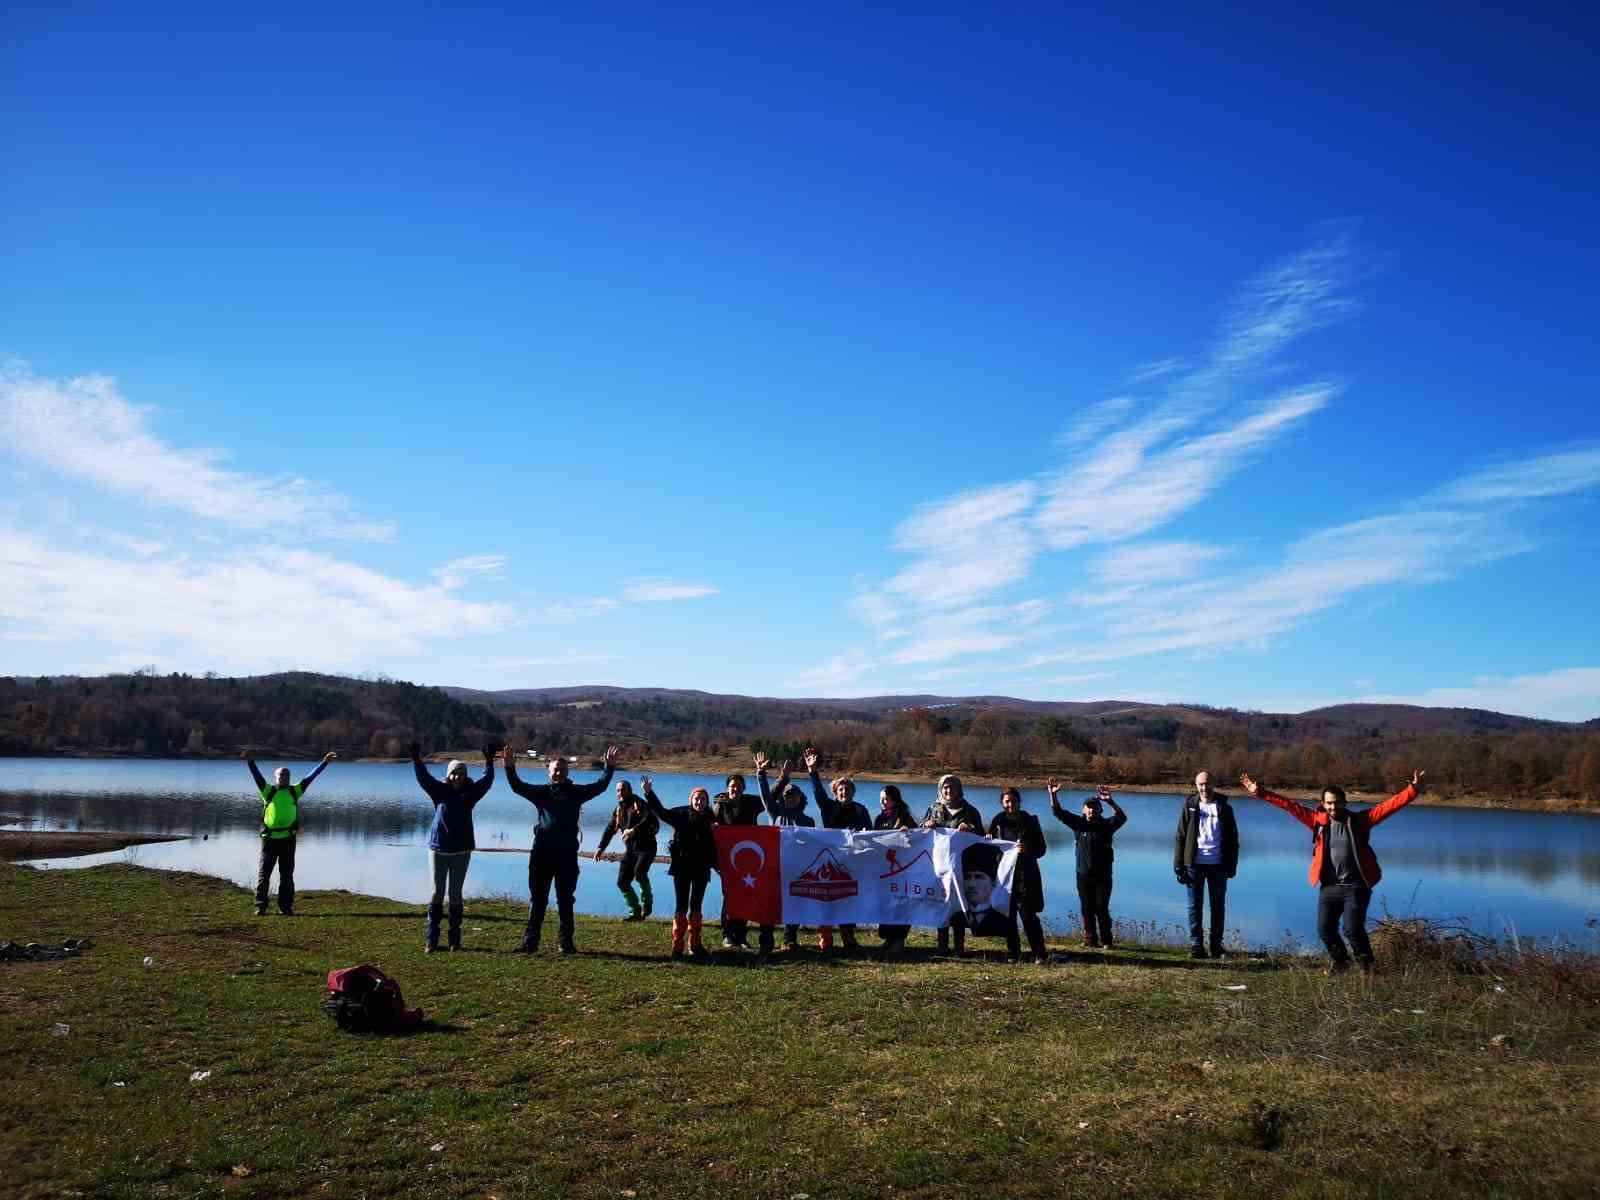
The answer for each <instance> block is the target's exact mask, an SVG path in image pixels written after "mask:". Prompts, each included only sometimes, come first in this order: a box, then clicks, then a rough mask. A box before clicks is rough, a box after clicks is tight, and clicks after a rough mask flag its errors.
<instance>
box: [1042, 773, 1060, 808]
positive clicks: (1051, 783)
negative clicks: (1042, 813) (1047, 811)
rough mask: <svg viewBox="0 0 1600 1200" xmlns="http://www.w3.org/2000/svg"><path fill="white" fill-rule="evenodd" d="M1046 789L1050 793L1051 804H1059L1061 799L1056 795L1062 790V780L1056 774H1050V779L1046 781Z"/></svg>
mask: <svg viewBox="0 0 1600 1200" xmlns="http://www.w3.org/2000/svg"><path fill="white" fill-rule="evenodd" d="M1044 790H1045V791H1047V792H1049V793H1050V803H1051V804H1059V803H1060V801H1058V800H1057V799H1056V795H1057V793H1059V792H1060V791H1061V781H1060V780H1059V779H1057V778H1056V777H1055V776H1054V775H1052V776H1050V778H1049V779H1046V780H1045V781H1044Z"/></svg>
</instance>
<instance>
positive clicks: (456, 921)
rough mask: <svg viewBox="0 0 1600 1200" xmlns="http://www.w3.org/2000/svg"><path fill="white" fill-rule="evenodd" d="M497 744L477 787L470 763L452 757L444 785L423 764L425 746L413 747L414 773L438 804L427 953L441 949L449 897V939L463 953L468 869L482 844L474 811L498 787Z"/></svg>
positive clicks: (431, 829) (488, 751) (431, 833)
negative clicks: (469, 772) (463, 892)
mask: <svg viewBox="0 0 1600 1200" xmlns="http://www.w3.org/2000/svg"><path fill="white" fill-rule="evenodd" d="M494 753H495V747H494V744H493V743H492V742H491V743H487V744H485V746H484V747H483V775H482V777H481V778H479V779H478V780H477V781H476V782H474V781H473V780H472V779H471V778H469V777H468V775H467V764H466V763H464V762H462V761H461V760H460V759H459V758H452V759H451V760H450V762H449V764H448V765H447V766H446V767H445V769H444V782H443V783H440V782H439V781H438V780H437V779H435V778H434V777H433V774H432V772H430V771H429V770H428V768H427V767H426V766H425V765H424V764H423V761H422V743H421V742H412V743H411V769H412V770H413V771H414V772H415V773H416V776H417V784H418V786H420V787H421V788H422V790H423V792H424V793H426V794H427V797H428V799H429V800H432V801H433V823H432V824H431V825H429V826H428V867H429V869H430V871H431V873H432V875H433V894H432V895H431V896H430V897H429V899H428V925H427V930H426V932H425V934H424V935H423V943H422V952H423V953H424V954H432V953H433V952H434V951H435V950H437V949H438V948H439V919H440V917H441V916H442V915H443V912H444V900H445V893H446V889H447V887H448V891H449V896H450V934H449V938H450V940H449V942H448V945H449V947H450V949H452V950H459V949H461V910H462V908H463V906H464V903H465V902H464V901H463V900H462V898H461V890H462V888H463V887H465V886H466V882H467V865H468V864H469V863H471V861H472V852H473V850H474V849H476V848H477V844H478V843H477V841H476V840H475V839H474V837H473V832H472V810H473V809H474V808H475V807H477V804H478V801H479V800H482V799H483V798H484V797H485V796H486V795H488V794H489V789H490V788H491V787H493V786H494Z"/></svg>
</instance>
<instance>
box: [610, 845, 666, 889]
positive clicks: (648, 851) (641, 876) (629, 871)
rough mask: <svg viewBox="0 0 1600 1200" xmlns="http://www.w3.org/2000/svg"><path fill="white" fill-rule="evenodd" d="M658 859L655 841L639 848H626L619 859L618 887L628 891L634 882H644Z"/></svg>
mask: <svg viewBox="0 0 1600 1200" xmlns="http://www.w3.org/2000/svg"><path fill="white" fill-rule="evenodd" d="M655 861H656V848H655V845H654V843H650V844H648V845H644V846H641V847H640V848H639V849H637V850H633V849H628V850H624V851H623V852H622V854H621V855H620V856H619V857H618V859H617V887H618V888H619V889H621V890H622V891H627V890H628V886H629V885H630V884H633V883H644V882H645V881H646V880H647V879H648V878H649V876H650V867H651V865H652V864H653V863H654V862H655Z"/></svg>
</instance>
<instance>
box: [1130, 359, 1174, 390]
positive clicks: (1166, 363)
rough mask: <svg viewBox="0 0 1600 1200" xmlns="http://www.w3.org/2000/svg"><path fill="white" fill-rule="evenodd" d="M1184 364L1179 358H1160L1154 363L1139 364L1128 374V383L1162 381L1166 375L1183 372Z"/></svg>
mask: <svg viewBox="0 0 1600 1200" xmlns="http://www.w3.org/2000/svg"><path fill="white" fill-rule="evenodd" d="M1183 368H1184V362H1183V359H1181V358H1162V359H1157V360H1156V361H1155V362H1147V363H1140V364H1139V365H1138V366H1137V367H1135V368H1134V369H1133V370H1132V371H1130V372H1128V382H1129V383H1135V384H1137V383H1152V382H1154V381H1155V380H1157V379H1164V378H1166V377H1167V376H1168V375H1175V374H1177V373H1178V372H1179V371H1181V370H1183Z"/></svg>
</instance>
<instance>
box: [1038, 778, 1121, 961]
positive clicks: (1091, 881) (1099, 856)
mask: <svg viewBox="0 0 1600 1200" xmlns="http://www.w3.org/2000/svg"><path fill="white" fill-rule="evenodd" d="M1044 787H1045V791H1047V792H1049V793H1050V812H1051V814H1052V815H1053V816H1054V817H1055V819H1056V820H1058V821H1060V822H1061V823H1062V824H1063V825H1065V826H1066V827H1067V828H1068V829H1070V830H1072V833H1073V838H1074V847H1073V853H1074V854H1075V855H1076V856H1077V860H1078V862H1077V867H1078V871H1077V874H1078V910H1079V912H1080V913H1082V915H1083V944H1084V945H1085V946H1087V947H1088V948H1089V949H1091V950H1096V949H1099V948H1100V947H1102V946H1103V947H1105V948H1106V949H1107V950H1110V949H1112V948H1113V947H1114V946H1115V945H1116V941H1115V939H1114V938H1113V937H1112V934H1111V865H1112V861H1113V859H1114V858H1115V851H1114V850H1113V849H1112V846H1111V839H1112V838H1114V837H1116V836H1117V830H1119V829H1121V828H1122V827H1123V826H1124V825H1126V824H1127V823H1128V814H1127V813H1125V812H1123V811H1122V809H1121V807H1120V806H1119V805H1118V804H1117V802H1116V800H1115V799H1114V798H1113V797H1112V795H1111V789H1110V788H1107V787H1104V786H1102V787H1101V788H1100V790H1099V792H1097V793H1096V794H1095V795H1093V796H1090V797H1089V798H1088V799H1086V800H1085V801H1084V802H1083V815H1082V816H1081V817H1078V816H1074V815H1073V814H1072V813H1069V812H1068V811H1067V810H1066V809H1065V808H1063V807H1061V797H1060V792H1061V784H1060V783H1059V782H1057V781H1056V780H1055V779H1054V778H1050V779H1046V780H1045V781H1044ZM1108 804H1109V805H1110V806H1111V810H1112V812H1114V813H1115V814H1116V815H1115V816H1114V817H1112V818H1111V819H1110V820H1109V821H1108V820H1106V818H1105V814H1104V811H1103V809H1104V807H1105V805H1108Z"/></svg>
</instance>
